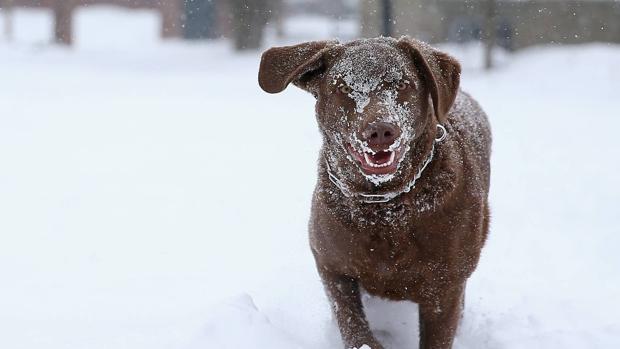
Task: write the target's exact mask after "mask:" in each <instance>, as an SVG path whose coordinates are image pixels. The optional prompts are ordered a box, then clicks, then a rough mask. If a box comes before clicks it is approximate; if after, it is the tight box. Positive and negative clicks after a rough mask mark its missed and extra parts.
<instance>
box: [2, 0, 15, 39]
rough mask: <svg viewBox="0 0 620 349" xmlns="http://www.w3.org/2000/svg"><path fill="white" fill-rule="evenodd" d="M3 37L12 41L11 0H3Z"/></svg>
mask: <svg viewBox="0 0 620 349" xmlns="http://www.w3.org/2000/svg"><path fill="white" fill-rule="evenodd" d="M2 10H3V12H4V37H5V38H6V40H7V41H13V0H5V1H4V7H3V9H2Z"/></svg>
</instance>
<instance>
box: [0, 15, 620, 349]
mask: <svg viewBox="0 0 620 349" xmlns="http://www.w3.org/2000/svg"><path fill="white" fill-rule="evenodd" d="M1 21H2V20H1V19H0V22H1ZM15 25H16V27H15V30H16V32H15V40H14V42H12V43H6V42H3V41H1V38H0V280H2V281H1V284H0V348H11V349H20V348H33V349H34V348H46V349H56V348H58V349H61V348H62V349H78V348H80V349H81V348H89V349H97V348H128V349H140V348H145V349H146V348H148V349H159V348H174V349H198V348H274V349H275V348H287V349H288V348H305V349H309V348H339V346H340V341H339V338H338V334H337V330H336V327H335V325H334V323H333V321H332V320H331V315H330V310H329V306H328V304H327V301H326V299H325V296H324V294H323V290H322V286H321V284H320V281H319V277H318V275H317V273H316V272H315V269H314V264H313V259H312V257H311V254H310V251H309V248H308V246H307V245H308V242H307V234H306V225H307V220H308V214H309V204H310V197H311V193H312V188H313V185H314V181H315V177H316V172H315V166H316V158H317V152H318V148H319V145H320V136H319V133H318V131H317V130H316V124H315V120H314V115H313V99H312V97H311V96H310V95H308V94H305V93H303V92H302V91H300V90H296V89H294V88H290V89H289V90H287V91H285V92H284V93H282V94H280V95H267V94H265V93H263V92H262V91H261V90H260V89H259V87H258V85H257V81H256V80H257V70H258V60H259V53H258V52H256V53H245V54H236V53H234V52H233V51H232V50H231V48H230V44H229V43H228V42H226V41H213V42H207V43H187V42H181V41H178V42H176V41H173V42H167V43H161V42H160V41H159V39H158V37H157V35H158V30H159V19H158V17H157V16H156V15H155V13H151V12H148V11H127V10H121V9H116V8H109V7H93V8H89V9H82V10H79V12H78V14H77V18H76V41H77V44H76V45H75V47H74V48H72V49H65V48H58V47H55V46H53V45H50V44H49V40H50V37H51V33H50V30H49V29H50V26H51V17H50V16H49V14H48V13H47V12H45V11H36V10H18V11H16V16H15ZM286 25H287V27H288V28H287V30H288V32H289V33H291V34H292V35H291V36H290V38H289V40H292V41H301V40H306V39H313V38H314V39H317V38H325V37H326V36H328V35H329V34H330V31H331V29H330V28H331V24H329V23H324V21H322V20H319V19H317V18H303V19H300V18H297V19H295V18H293V19H291V20H290V21H289V22H287V23H286ZM349 27H350V26H349ZM349 27H347V26H346V25H344V26H341V27H340V30H344V31H343V34H342V35H343V37H345V38H346V33H347V28H349ZM343 28H344V29H343ZM115 31H123V32H128V33H129V34H125V35H123V36H121V37H122V39H121V40H119V36H117V35H115ZM269 44H270V45H271V44H283V42H277V41H276V40H275V39H270V40H269ZM443 48H444V49H446V50H448V51H450V52H451V53H453V54H454V55H456V56H457V57H459V58H460V59H461V60H462V61H463V64H464V67H465V70H464V74H463V83H462V86H463V88H464V89H465V90H466V91H469V92H471V93H472V95H473V96H474V97H475V98H477V99H478V100H479V101H480V103H481V104H482V106H483V107H484V108H485V110H486V111H487V112H488V114H489V115H490V118H491V123H492V126H493V132H494V149H493V151H494V153H493V173H492V191H491V205H492V213H493V220H492V229H491V235H490V239H489V241H488V244H487V245H486V247H485V249H484V253H483V257H482V260H481V261H480V265H479V268H478V270H477V272H476V273H475V274H474V276H473V277H472V278H471V280H470V282H469V286H468V292H467V308H466V312H465V317H464V320H463V323H462V325H461V328H460V332H459V335H458V337H457V340H456V343H455V348H457V349H464V348H471V349H474V348H477V349H479V348H620V320H618V313H620V272H619V267H620V253H618V248H619V246H620V224H619V223H618V218H619V217H620V208H619V207H620V206H619V205H618V200H619V199H620V187H619V186H618V179H619V178H620V160H619V159H620V138H619V137H618V129H619V128H620V95H619V90H620V82H619V81H620V65H619V64H618V62H620V46H613V45H605V44H590V45H583V46H572V47H538V48H531V49H528V50H524V51H520V52H519V53H517V54H514V55H507V54H501V53H498V67H497V68H496V69H495V70H493V71H492V72H491V73H486V72H484V71H482V70H481V69H480V68H479V67H480V65H481V63H480V58H481V56H482V54H481V52H480V49H479V47H476V46H467V47H458V46H444V47H443ZM274 130H276V131H277V133H278V137H277V138H270V137H266V136H265V134H266V133H269V132H273V131H274ZM366 301H367V305H368V312H369V314H370V317H371V322H372V325H373V328H375V329H377V330H382V331H388V332H389V333H391V336H389V337H388V338H386V340H387V342H388V343H390V347H391V348H405V347H410V348H416V347H417V344H416V343H417V339H416V337H417V311H416V307H415V305H413V304H394V303H387V302H382V301H377V300H372V299H367V300H366Z"/></svg>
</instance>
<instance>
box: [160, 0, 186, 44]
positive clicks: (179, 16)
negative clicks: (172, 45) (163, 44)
mask: <svg viewBox="0 0 620 349" xmlns="http://www.w3.org/2000/svg"><path fill="white" fill-rule="evenodd" d="M183 4H185V2H184V1H174V0H165V1H162V2H160V4H159V6H160V11H161V16H162V28H161V37H162V38H164V39H168V38H180V37H181V36H183V26H182V25H183V23H182V22H183V7H182V5H183Z"/></svg>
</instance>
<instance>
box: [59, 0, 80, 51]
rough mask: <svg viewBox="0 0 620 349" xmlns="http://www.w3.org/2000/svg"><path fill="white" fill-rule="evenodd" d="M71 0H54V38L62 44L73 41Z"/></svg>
mask: <svg viewBox="0 0 620 349" xmlns="http://www.w3.org/2000/svg"><path fill="white" fill-rule="evenodd" d="M74 8H75V4H74V1H73V0H56V1H54V38H55V41H56V42H57V43H59V44H62V45H71V44H72V43H73V10H74Z"/></svg>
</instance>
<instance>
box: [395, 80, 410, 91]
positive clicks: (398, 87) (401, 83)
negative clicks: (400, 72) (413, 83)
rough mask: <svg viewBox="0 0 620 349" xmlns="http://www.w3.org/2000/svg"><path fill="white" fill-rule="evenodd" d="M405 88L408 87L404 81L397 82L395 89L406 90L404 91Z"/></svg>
mask: <svg viewBox="0 0 620 349" xmlns="http://www.w3.org/2000/svg"><path fill="white" fill-rule="evenodd" d="M407 87H409V84H408V83H406V82H405V81H399V82H398V84H396V88H397V89H398V90H399V91H403V90H406V89H407Z"/></svg>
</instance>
